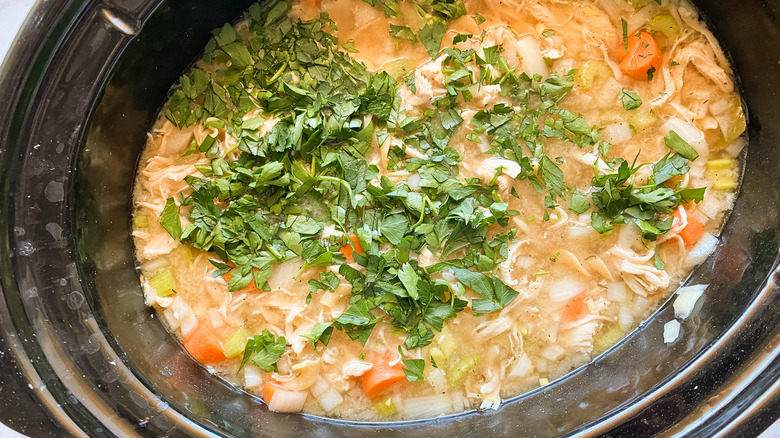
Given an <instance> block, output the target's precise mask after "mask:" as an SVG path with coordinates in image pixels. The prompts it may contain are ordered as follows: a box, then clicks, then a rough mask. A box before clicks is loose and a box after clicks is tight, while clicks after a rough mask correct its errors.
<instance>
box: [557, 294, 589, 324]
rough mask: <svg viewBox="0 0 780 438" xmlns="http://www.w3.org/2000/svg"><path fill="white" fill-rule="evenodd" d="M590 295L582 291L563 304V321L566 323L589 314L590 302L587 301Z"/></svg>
mask: <svg viewBox="0 0 780 438" xmlns="http://www.w3.org/2000/svg"><path fill="white" fill-rule="evenodd" d="M587 299H588V296H587V295H586V294H585V292H580V294H579V295H576V296H575V297H573V298H571V299H569V301H568V302H567V303H566V305H565V306H563V313H562V314H561V323H563V324H566V323H570V322H574V321H577V320H578V319H580V318H582V317H584V316H585V315H587V314H588V304H587V303H586V302H585V301H586V300H587Z"/></svg>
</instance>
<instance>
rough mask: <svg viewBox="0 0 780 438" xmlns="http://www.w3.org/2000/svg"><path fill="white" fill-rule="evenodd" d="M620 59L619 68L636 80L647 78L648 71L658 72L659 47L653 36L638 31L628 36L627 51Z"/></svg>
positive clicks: (659, 60)
mask: <svg viewBox="0 0 780 438" xmlns="http://www.w3.org/2000/svg"><path fill="white" fill-rule="evenodd" d="M623 53H625V57H624V58H623V59H622V60H621V61H620V70H621V71H622V72H623V73H625V74H626V76H628V77H630V78H632V79H636V80H638V81H646V80H648V76H649V73H648V72H649V71H651V69H652V71H653V72H656V73H657V72H658V69H659V68H660V67H661V49H660V48H658V44H657V43H656V42H655V39H653V36H652V35H650V34H649V33H647V32H645V31H639V32H636V33H634V34H632V35H629V37H628V52H626V51H625V49H624V52H623Z"/></svg>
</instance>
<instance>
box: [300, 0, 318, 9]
mask: <svg viewBox="0 0 780 438" xmlns="http://www.w3.org/2000/svg"><path fill="white" fill-rule="evenodd" d="M321 4H322V0H301V6H302V7H303V8H304V9H312V8H319V7H320V5H321Z"/></svg>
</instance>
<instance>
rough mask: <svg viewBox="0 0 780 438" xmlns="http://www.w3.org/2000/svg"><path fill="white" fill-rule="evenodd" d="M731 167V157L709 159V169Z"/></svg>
mask: <svg viewBox="0 0 780 438" xmlns="http://www.w3.org/2000/svg"><path fill="white" fill-rule="evenodd" d="M730 167H731V159H730V158H723V159H720V160H710V161H707V169H712V170H722V169H728V168H730Z"/></svg>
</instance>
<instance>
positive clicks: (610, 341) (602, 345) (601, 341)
mask: <svg viewBox="0 0 780 438" xmlns="http://www.w3.org/2000/svg"><path fill="white" fill-rule="evenodd" d="M622 334H623V331H622V330H620V325H619V324H614V325H613V326H612V327H610V328H609V329H608V330H605V331H602V332H601V333H600V334H599V335H597V336H596V338H595V339H594V340H593V354H594V355H596V354H601V353H603V352H605V351H607V349H608V348H609V347H611V346H613V345H614V344H615V342H617V341H618V340H620V336H621V335H622Z"/></svg>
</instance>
